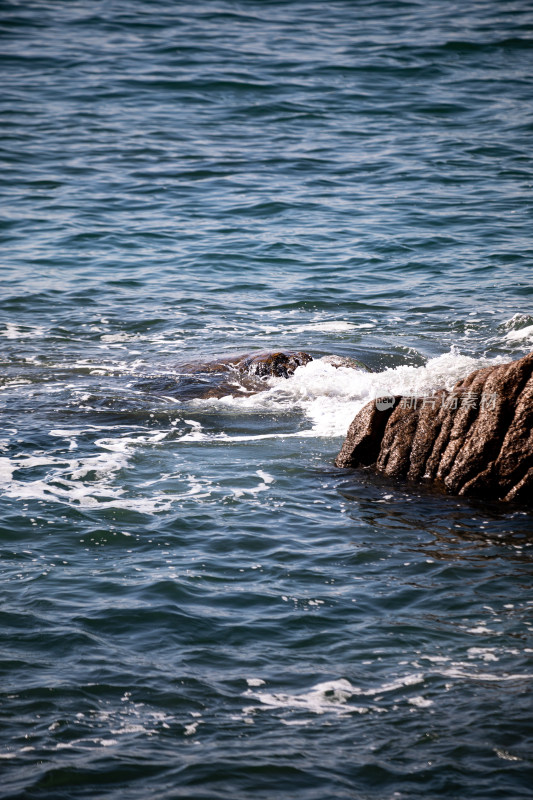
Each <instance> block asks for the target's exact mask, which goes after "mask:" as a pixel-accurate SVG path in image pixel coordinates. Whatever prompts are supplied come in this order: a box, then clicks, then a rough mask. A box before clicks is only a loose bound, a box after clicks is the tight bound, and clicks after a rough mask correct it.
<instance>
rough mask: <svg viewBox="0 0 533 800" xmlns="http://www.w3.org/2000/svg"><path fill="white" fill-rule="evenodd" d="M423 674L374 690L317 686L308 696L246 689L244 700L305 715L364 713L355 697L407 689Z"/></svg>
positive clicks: (341, 682)
mask: <svg viewBox="0 0 533 800" xmlns="http://www.w3.org/2000/svg"><path fill="white" fill-rule="evenodd" d="M423 680H424V676H423V675H422V673H414V674H410V675H405V676H403V677H401V678H397V679H396V680H394V681H391V682H389V683H385V684H383V685H382V686H378V687H375V688H373V689H361V688H359V687H358V686H354V685H353V684H352V683H350V681H348V680H346V678H339V679H338V680H333V681H324V682H323V683H317V684H316V685H315V686H313V687H311V689H309V690H308V691H307V692H305V691H304V692H298V693H294V694H292V693H290V692H265V691H259V692H254V691H252V690H251V689H248V690H247V691H246V692H244V696H245V697H253V698H254V699H256V700H258V701H259V702H260V703H262V705H263V706H269V707H271V708H283V709H292V710H297V711H298V710H299V711H308V712H311V713H313V714H325V713H334V714H337V715H345V714H353V713H359V714H362V713H366V712H367V711H369V710H370V708H369V707H367V706H356V705H354V704H353V703H351V702H350V700H352V698H356V697H378V696H381V695H383V694H387V693H389V692H395V691H397V690H399V689H403V688H405V687H408V686H414V685H417V684H419V683H422V682H423ZM253 710H255V707H250V708H247V709H245V713H246V712H249V711H253Z"/></svg>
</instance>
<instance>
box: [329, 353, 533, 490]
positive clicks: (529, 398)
mask: <svg viewBox="0 0 533 800" xmlns="http://www.w3.org/2000/svg"><path fill="white" fill-rule="evenodd" d="M390 403H391V404H390V407H389V408H386V409H385V410H382V411H380V410H379V407H382V406H383V404H380V403H376V401H372V402H370V403H368V404H367V405H366V406H365V407H364V408H363V409H362V410H361V411H360V412H359V413H358V414H357V416H356V417H355V419H354V420H353V422H352V424H351V426H350V429H349V431H348V435H347V437H346V440H345V442H344V444H343V446H342V449H341V451H340V453H339V455H338V456H337V459H336V461H335V463H336V465H337V466H338V467H360V466H366V467H368V466H372V467H373V468H374V469H375V470H376V471H377V472H380V473H382V474H383V475H386V476H389V477H397V478H404V479H407V480H410V481H418V482H420V481H425V482H431V483H435V484H438V485H440V486H442V487H444V488H445V490H446V491H448V492H450V493H451V494H458V495H463V496H482V497H489V498H491V499H500V500H507V501H509V500H516V501H519V502H527V503H531V502H533V353H530V354H529V355H527V356H524V358H521V359H520V360H519V361H514V362H511V363H509V364H501V365H498V366H495V367H485V368H483V369H479V370H476V371H475V372H473V373H471V374H470V375H469V376H468V377H467V378H465V379H463V380H461V381H459V382H458V383H456V385H455V386H454V388H453V389H452V391H451V392H449V391H446V390H440V391H439V392H437V393H436V394H434V395H431V396H428V397H423V398H409V397H401V396H396V397H394V398H391V401H390Z"/></svg>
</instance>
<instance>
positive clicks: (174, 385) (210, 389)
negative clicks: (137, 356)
mask: <svg viewBox="0 0 533 800" xmlns="http://www.w3.org/2000/svg"><path fill="white" fill-rule="evenodd" d="M312 360H313V357H312V356H311V355H309V353H305V352H303V351H292V350H291V351H282V350H277V351H274V352H267V353H251V354H250V353H246V354H244V355H236V356H230V357H226V358H220V359H213V360H210V361H191V362H188V363H183V364H177V365H176V368H175V373H174V374H172V375H164V376H158V377H155V378H148V379H146V380H144V381H142V382H140V383H138V384H137V385H136V388H138V389H141V390H143V391H147V392H152V393H154V394H168V395H169V396H172V397H177V398H179V399H180V400H193V399H203V398H210V397H225V396H227V395H232V394H233V395H235V394H241V393H242V394H246V393H247V394H253V393H256V392H260V391H262V390H263V389H265V388H266V387H265V385H264V380H265V379H266V378H269V377H277V378H290V377H291V376H292V375H293V374H294V371H295V370H296V369H297V367H299V366H302V365H304V364H308V363H309V361H312Z"/></svg>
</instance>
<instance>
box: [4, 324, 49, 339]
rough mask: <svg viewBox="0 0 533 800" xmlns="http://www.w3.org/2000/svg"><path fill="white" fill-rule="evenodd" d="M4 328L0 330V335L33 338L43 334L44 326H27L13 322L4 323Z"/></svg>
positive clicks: (7, 337)
mask: <svg viewBox="0 0 533 800" xmlns="http://www.w3.org/2000/svg"><path fill="white" fill-rule="evenodd" d="M4 324H5V327H4V330H2V331H0V336H5V338H6V339H30V338H31V339H33V338H35V337H36V336H43V334H44V328H43V327H42V325H34V326H32V327H28V326H27V325H24V326H22V325H15V323H13V322H6V323H4Z"/></svg>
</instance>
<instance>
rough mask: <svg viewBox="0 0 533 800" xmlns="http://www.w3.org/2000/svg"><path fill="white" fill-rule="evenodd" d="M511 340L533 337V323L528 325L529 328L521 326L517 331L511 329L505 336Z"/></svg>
mask: <svg viewBox="0 0 533 800" xmlns="http://www.w3.org/2000/svg"><path fill="white" fill-rule="evenodd" d="M505 338H506V339H509V340H510V341H520V340H522V339H533V325H528V326H527V328H519V329H518V330H515V331H509V333H507V334H506V336H505Z"/></svg>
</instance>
